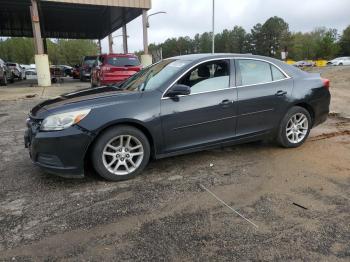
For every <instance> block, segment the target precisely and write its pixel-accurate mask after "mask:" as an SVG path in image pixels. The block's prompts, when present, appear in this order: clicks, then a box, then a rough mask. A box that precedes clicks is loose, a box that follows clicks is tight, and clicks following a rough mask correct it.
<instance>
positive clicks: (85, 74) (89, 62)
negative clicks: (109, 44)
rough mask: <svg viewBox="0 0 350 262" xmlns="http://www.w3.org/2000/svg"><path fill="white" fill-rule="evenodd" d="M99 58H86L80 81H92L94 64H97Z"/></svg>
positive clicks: (81, 68)
mask: <svg viewBox="0 0 350 262" xmlns="http://www.w3.org/2000/svg"><path fill="white" fill-rule="evenodd" d="M96 59H97V56H85V57H84V58H83V62H82V63H81V67H80V72H79V74H80V76H79V77H80V81H82V82H85V81H88V80H90V77H91V69H92V66H93V65H94V63H95V62H96Z"/></svg>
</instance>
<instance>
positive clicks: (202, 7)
mask: <svg viewBox="0 0 350 262" xmlns="http://www.w3.org/2000/svg"><path fill="white" fill-rule="evenodd" d="M158 11H165V12H167V13H166V14H159V15H155V16H152V17H150V19H149V22H150V28H149V29H148V38H149V43H156V44H158V43H162V42H163V41H165V40H166V39H167V38H172V37H179V36H190V37H193V36H194V35H195V34H196V33H203V32H209V31H211V27H212V23H211V14H212V0H152V9H150V10H149V11H148V14H152V13H155V12H158ZM271 16H279V17H281V18H283V19H284V20H285V21H286V22H287V23H288V24H289V28H290V30H291V31H292V32H297V31H301V32H307V31H311V30H313V29H314V28H316V27H320V26H325V27H328V28H336V29H337V30H338V32H339V33H341V32H342V31H343V30H344V29H345V28H346V27H347V26H348V25H350V0H215V32H216V33H217V32H221V31H222V30H223V29H232V28H233V27H234V26H235V25H239V26H242V27H243V28H244V29H245V30H246V31H248V32H249V31H250V29H251V28H252V27H253V26H254V25H255V24H257V23H261V24H263V23H264V22H265V21H266V20H267V19H268V18H269V17H271ZM127 31H128V35H129V38H128V46H129V52H135V51H139V50H142V48H143V44H142V43H143V40H142V20H141V17H138V18H136V19H135V20H133V21H131V22H130V23H128V24H127ZM119 34H121V30H117V31H116V32H114V33H113V35H119ZM113 48H114V52H118V53H119V52H122V38H121V37H118V38H115V39H114V46H113ZM102 51H103V52H104V53H107V52H108V42H107V39H104V40H103V41H102Z"/></svg>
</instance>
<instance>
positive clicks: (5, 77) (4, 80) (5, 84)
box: [0, 74, 7, 86]
mask: <svg viewBox="0 0 350 262" xmlns="http://www.w3.org/2000/svg"><path fill="white" fill-rule="evenodd" d="M0 85H1V86H7V75H6V74H4V75H3V78H2V80H1V81H0Z"/></svg>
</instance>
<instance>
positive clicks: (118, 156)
mask: <svg viewBox="0 0 350 262" xmlns="http://www.w3.org/2000/svg"><path fill="white" fill-rule="evenodd" d="M121 137H122V138H121ZM129 137H131V138H130V140H129V141H130V142H129V146H128V145H127V144H128V143H127V141H128V138H129ZM121 140H122V141H123V142H122V144H123V146H120V145H121ZM107 145H111V146H112V147H114V148H112V147H109V146H107ZM137 147H138V148H137ZM132 148H137V149H132ZM129 154H130V155H129ZM131 154H135V155H134V156H131ZM141 154H143V155H142V156H141ZM112 155H113V156H112ZM149 158H150V145H149V142H148V139H147V137H146V136H145V135H144V134H143V133H142V132H141V131H140V130H138V129H137V128H134V127H131V126H126V125H120V126H115V127H111V128H109V129H107V130H106V131H105V132H103V133H102V134H101V135H100V136H99V137H98V138H97V140H96V142H95V144H94V146H93V148H92V152H91V160H92V164H93V167H94V168H95V170H96V171H97V173H98V174H99V175H100V176H102V177H103V178H105V179H107V180H110V181H121V180H126V179H131V178H134V177H135V176H137V175H138V174H140V173H141V171H142V170H143V169H144V168H145V167H146V166H147V164H148V161H149ZM130 159H131V161H132V163H134V166H133V165H132V164H131V162H130ZM108 165H110V167H109V168H108V167H107V166H108ZM127 169H128V170H129V171H128V170H127ZM113 171H114V172H115V173H113Z"/></svg>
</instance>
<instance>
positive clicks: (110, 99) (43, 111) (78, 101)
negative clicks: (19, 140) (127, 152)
mask: <svg viewBox="0 0 350 262" xmlns="http://www.w3.org/2000/svg"><path fill="white" fill-rule="evenodd" d="M139 93H140V92H138V91H128V90H122V89H118V88H116V87H112V86H104V87H97V88H89V89H83V90H80V91H76V92H71V93H66V94H62V95H60V96H59V97H56V98H53V99H49V100H46V101H44V102H41V103H40V104H38V105H36V106H35V107H33V109H32V110H31V111H30V116H31V117H33V118H38V119H43V118H45V117H46V116H47V115H49V114H54V113H59V112H63V111H69V110H74V109H78V108H87V107H89V108H92V107H97V106H100V105H102V104H106V103H107V104H109V103H117V102H118V100H120V99H116V98H115V97H116V96H118V97H121V96H129V95H139Z"/></svg>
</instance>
